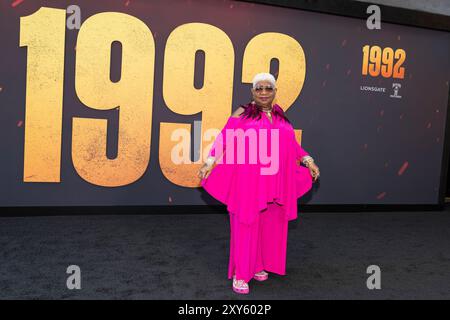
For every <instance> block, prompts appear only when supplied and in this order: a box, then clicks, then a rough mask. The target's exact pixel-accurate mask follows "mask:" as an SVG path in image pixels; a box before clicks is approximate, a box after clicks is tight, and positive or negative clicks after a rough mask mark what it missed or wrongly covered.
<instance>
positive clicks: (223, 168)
mask: <svg viewBox="0 0 450 320" xmlns="http://www.w3.org/2000/svg"><path fill="white" fill-rule="evenodd" d="M239 128H241V129H243V130H244V131H245V130H246V129H249V128H253V129H255V130H252V131H253V132H256V134H257V135H256V136H257V141H258V142H259V141H260V139H264V140H265V141H267V142H268V144H269V146H268V150H269V152H268V153H267V154H271V152H270V150H271V148H270V146H271V142H270V141H274V140H271V139H270V137H271V133H270V132H274V130H267V131H266V132H267V136H264V135H262V134H261V132H263V131H264V130H258V129H278V130H275V131H277V132H278V136H279V139H277V141H278V144H279V148H278V154H279V163H278V166H277V167H278V170H277V171H276V173H275V174H269V175H267V174H261V170H260V169H261V168H262V167H269V166H270V165H268V164H263V163H261V161H260V160H258V161H257V162H256V163H249V161H248V159H249V158H248V155H249V149H250V146H249V144H248V143H245V147H244V149H242V148H241V149H240V150H241V151H244V152H245V154H246V158H245V159H246V161H245V163H237V160H236V158H237V157H236V155H237V150H238V143H233V144H232V147H231V148H234V149H233V150H234V159H233V160H234V161H233V163H230V162H229V161H228V159H227V160H225V158H226V156H227V152H229V151H227V150H230V149H226V147H227V143H228V141H229V140H228V139H226V130H227V129H232V130H236V129H239ZM228 131H229V132H230V131H231V130H228ZM234 132H236V131H234ZM220 135H222V137H223V139H218V137H219V135H218V136H217V137H216V140H215V142H214V144H213V146H212V148H211V151H210V152H209V155H213V156H215V155H216V151H217V149H218V148H220V150H219V151H221V152H223V158H222V159H223V161H222V162H218V163H217V164H216V165H215V167H214V168H213V169H212V171H211V173H210V175H209V176H208V178H206V179H202V180H201V186H202V187H203V188H204V189H205V190H206V191H207V192H208V193H209V194H210V195H211V196H213V197H214V198H216V199H217V200H219V201H220V202H222V203H223V204H225V205H226V206H227V210H228V211H229V212H232V213H234V214H237V217H238V219H239V221H240V222H241V223H245V224H247V225H251V224H253V222H255V219H256V218H257V215H258V214H259V213H260V212H261V211H262V210H264V209H266V208H267V206H268V205H267V203H268V202H277V203H279V204H281V205H282V208H283V210H284V215H285V218H286V219H287V220H294V219H296V218H297V199H298V198H300V197H301V196H302V195H304V194H305V193H306V192H308V191H309V190H310V189H311V187H312V176H311V174H310V172H309V169H308V168H306V167H304V166H301V165H299V164H297V160H298V159H301V158H302V157H303V156H305V155H308V152H306V151H305V150H304V149H302V147H301V146H300V145H299V144H298V142H297V140H296V138H295V133H294V129H293V127H292V125H291V124H289V123H288V122H285V121H283V119H280V118H278V117H276V116H273V123H271V122H270V120H269V118H268V117H267V116H266V115H265V114H264V113H262V114H261V119H259V120H252V119H245V118H243V117H229V119H228V121H227V123H226V125H225V126H224V128H223V129H222V131H221V133H220ZM219 140H220V143H219V142H218V141H219ZM222 141H223V142H222ZM235 141H236V140H235ZM218 145H219V147H217V146H218ZM259 145H260V144H259V143H258V146H259ZM228 147H229V146H228ZM258 150H259V149H258ZM258 152H259V151H258ZM219 154H220V152H219ZM217 158H219V157H216V159H217ZM230 158H231V157H230ZM258 158H259V157H258Z"/></svg>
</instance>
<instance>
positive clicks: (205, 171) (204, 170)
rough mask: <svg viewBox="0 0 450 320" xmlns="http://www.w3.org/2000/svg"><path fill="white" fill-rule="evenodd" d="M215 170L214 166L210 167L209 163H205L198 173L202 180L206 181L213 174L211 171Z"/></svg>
mask: <svg viewBox="0 0 450 320" xmlns="http://www.w3.org/2000/svg"><path fill="white" fill-rule="evenodd" d="M212 169H213V167H212V166H209V165H208V164H207V163H205V164H204V165H203V166H202V167H201V168H200V170H199V171H198V176H199V177H200V178H201V179H206V178H208V176H209V174H210V173H211V170H212Z"/></svg>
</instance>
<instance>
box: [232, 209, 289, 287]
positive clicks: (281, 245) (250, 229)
mask: <svg viewBox="0 0 450 320" xmlns="http://www.w3.org/2000/svg"><path fill="white" fill-rule="evenodd" d="M229 215H230V229H231V230H230V231H231V237H230V259H229V265H228V279H232V278H233V274H236V279H238V280H241V279H242V280H244V281H245V282H249V281H250V280H251V279H252V278H253V276H254V274H255V273H257V272H260V271H262V270H265V271H267V272H273V273H277V274H279V275H285V274H286V249H287V231H288V220H286V219H285V217H284V215H283V209H282V207H281V206H280V205H279V204H277V203H272V202H271V203H269V204H268V208H267V209H266V210H264V211H261V212H260V214H259V216H258V218H257V219H256V221H255V222H254V223H253V224H252V225H251V226H248V225H245V224H242V223H240V222H239V221H238V219H237V217H236V215H235V214H234V213H232V212H229Z"/></svg>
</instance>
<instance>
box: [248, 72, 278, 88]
mask: <svg viewBox="0 0 450 320" xmlns="http://www.w3.org/2000/svg"><path fill="white" fill-rule="evenodd" d="M260 81H269V82H270V83H272V85H273V87H274V88H276V87H277V83H276V81H275V77H274V76H273V75H272V74H270V73H267V72H263V73H258V74H257V75H256V76H255V77H254V78H253V89H255V88H256V84H257V83H258V82H260Z"/></svg>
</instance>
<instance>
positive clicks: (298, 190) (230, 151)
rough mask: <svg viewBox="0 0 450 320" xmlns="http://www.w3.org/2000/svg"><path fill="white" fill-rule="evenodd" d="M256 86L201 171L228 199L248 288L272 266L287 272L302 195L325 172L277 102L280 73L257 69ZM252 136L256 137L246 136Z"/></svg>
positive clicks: (234, 265) (235, 254) (237, 286)
mask: <svg viewBox="0 0 450 320" xmlns="http://www.w3.org/2000/svg"><path fill="white" fill-rule="evenodd" d="M251 92H252V95H253V101H252V102H250V103H248V104H247V105H244V106H240V107H239V108H238V109H237V110H236V111H235V112H234V113H233V114H232V116H231V117H229V118H228V121H227V123H226V125H225V126H224V128H223V129H222V131H221V133H220V134H219V135H218V136H217V137H216V140H215V141H214V144H213V146H212V148H211V150H210V152H209V154H208V158H207V160H206V162H205V164H204V165H203V166H202V168H201V169H200V171H199V177H200V178H201V179H202V181H201V185H202V187H203V188H204V189H205V190H206V191H207V192H208V193H210V194H211V195H212V196H213V197H215V198H216V199H218V200H219V201H221V202H222V203H224V204H226V205H227V210H228V212H229V216H230V227H231V239H230V259H229V265H228V279H233V282H232V288H233V291H235V292H237V293H243V294H247V293H249V286H248V282H249V281H250V280H251V279H255V280H257V281H264V280H267V278H268V273H267V272H266V271H268V272H272V273H276V274H279V275H285V274H286V272H285V268H286V248H287V225H288V221H290V220H293V219H296V218H297V199H298V198H299V197H301V196H302V195H303V194H305V193H306V192H307V191H309V190H310V189H311V187H312V181H313V179H314V181H316V180H317V178H318V177H319V175H320V173H319V168H318V167H317V165H316V164H315V163H314V159H313V158H312V157H311V156H310V155H309V154H308V153H307V152H306V151H305V150H304V149H302V148H301V147H300V145H299V144H298V142H297V140H296V138H295V133H294V129H293V127H292V125H291V123H290V122H289V120H288V119H287V117H286V115H285V113H284V111H283V109H282V108H281V107H280V106H279V105H277V104H272V103H273V100H274V98H275V95H276V92H277V88H276V81H275V78H274V77H273V75H271V74H270V73H259V74H257V75H256V76H255V77H254V79H253V88H252V89H251ZM244 133H245V134H244ZM247 133H248V134H247ZM230 137H231V138H230ZM239 137H240V138H241V143H236V139H239ZM242 137H244V138H243V139H242ZM251 137H253V138H254V140H253V143H246V141H248V140H246V138H249V139H251ZM255 137H256V139H255ZM242 141H243V143H242ZM230 145H231V146H230ZM252 148H253V149H252ZM255 148H257V154H256V157H252V156H255V154H254V152H252V151H254V150H255ZM268 150H270V152H268ZM269 154H270V156H269ZM240 157H241V158H240ZM224 158H225V160H224ZM238 158H240V160H239V159H238ZM243 158H244V160H245V161H242V160H243ZM250 158H252V160H253V161H251V160H250ZM255 158H256V160H255ZM237 159H238V160H237ZM263 160H264V161H263ZM300 161H301V163H303V164H304V166H301V165H300V163H299V162H300ZM269 162H270V166H269V167H268V166H267V163H269ZM213 168H214V169H213Z"/></svg>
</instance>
